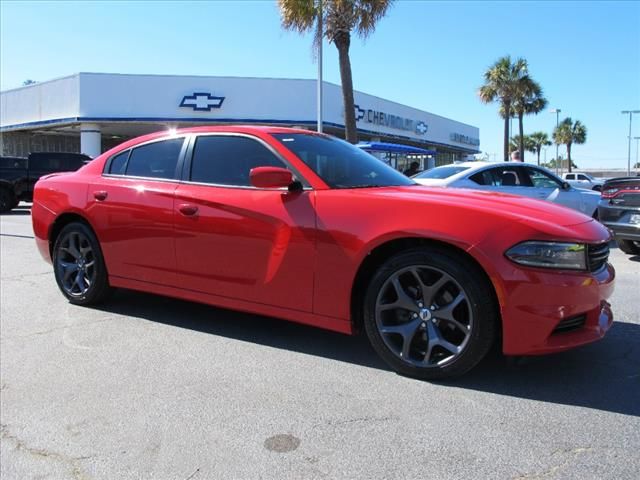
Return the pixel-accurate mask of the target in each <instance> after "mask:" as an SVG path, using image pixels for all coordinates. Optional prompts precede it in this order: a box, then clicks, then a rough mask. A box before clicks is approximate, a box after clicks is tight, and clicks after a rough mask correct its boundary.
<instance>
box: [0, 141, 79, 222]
mask: <svg viewBox="0 0 640 480" xmlns="http://www.w3.org/2000/svg"><path fill="white" fill-rule="evenodd" d="M90 160H91V157H89V156H87V155H83V154H80V153H61V152H37V153H31V154H29V156H28V157H27V158H24V157H0V212H2V213H4V212H8V211H9V210H12V209H13V208H15V207H17V206H18V204H19V203H20V202H21V201H24V202H30V201H31V200H32V199H33V186H34V185H35V183H36V182H37V181H38V179H39V178H40V177H42V176H43V175H48V174H49V173H55V172H70V171H75V170H77V169H79V168H80V167H81V166H82V165H84V164H85V163H86V162H88V161H90Z"/></svg>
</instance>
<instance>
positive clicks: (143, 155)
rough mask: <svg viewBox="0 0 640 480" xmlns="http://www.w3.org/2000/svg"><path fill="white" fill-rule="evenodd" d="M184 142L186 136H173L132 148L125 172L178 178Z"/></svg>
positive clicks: (142, 175)
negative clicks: (178, 166)
mask: <svg viewBox="0 0 640 480" xmlns="http://www.w3.org/2000/svg"><path fill="white" fill-rule="evenodd" d="M183 143H184V138H172V139H170V140H161V141H159V142H153V143H148V144H146V145H142V146H140V147H136V148H134V149H132V150H131V154H130V155H129V161H128V163H127V167H126V172H125V174H126V175H127V176H132V177H147V178H166V179H174V178H177V175H176V167H177V165H178V158H179V157H180V150H181V149H182V145H183ZM114 160H115V159H114Z"/></svg>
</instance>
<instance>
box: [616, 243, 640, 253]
mask: <svg viewBox="0 0 640 480" xmlns="http://www.w3.org/2000/svg"><path fill="white" fill-rule="evenodd" d="M616 242H617V243H618V247H619V248H620V250H622V251H623V252H624V253H627V254H629V255H640V242H634V241H633V240H616Z"/></svg>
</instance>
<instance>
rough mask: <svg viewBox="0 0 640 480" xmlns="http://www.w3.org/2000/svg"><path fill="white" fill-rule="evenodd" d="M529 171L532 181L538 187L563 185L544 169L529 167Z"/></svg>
mask: <svg viewBox="0 0 640 480" xmlns="http://www.w3.org/2000/svg"><path fill="white" fill-rule="evenodd" d="M527 173H528V174H529V177H530V178H531V183H532V184H533V186H534V187H536V188H558V187H561V185H560V183H558V181H556V179H555V178H553V177H551V176H550V175H548V174H547V173H546V172H543V171H542V170H538V169H537V168H528V169H527Z"/></svg>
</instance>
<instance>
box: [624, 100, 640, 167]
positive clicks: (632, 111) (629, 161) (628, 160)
mask: <svg viewBox="0 0 640 480" xmlns="http://www.w3.org/2000/svg"><path fill="white" fill-rule="evenodd" d="M620 113H622V114H623V115H626V114H627V113H628V114H629V152H628V153H627V176H628V177H630V176H631V117H633V114H634V113H640V110H623V111H622V112H620Z"/></svg>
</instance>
